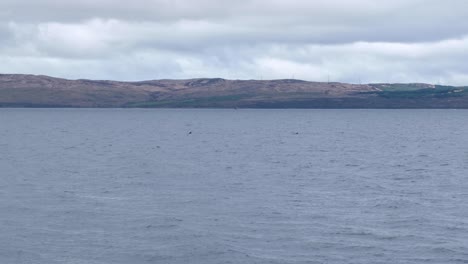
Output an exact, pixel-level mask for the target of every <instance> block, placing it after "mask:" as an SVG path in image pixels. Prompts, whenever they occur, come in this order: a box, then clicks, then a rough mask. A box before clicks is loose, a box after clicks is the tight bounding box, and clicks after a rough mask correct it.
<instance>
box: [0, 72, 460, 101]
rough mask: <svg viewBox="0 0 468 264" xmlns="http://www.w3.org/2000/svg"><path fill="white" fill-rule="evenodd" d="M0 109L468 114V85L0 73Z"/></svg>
mask: <svg viewBox="0 0 468 264" xmlns="http://www.w3.org/2000/svg"><path fill="white" fill-rule="evenodd" d="M0 107H144V108H165V107H167V108H191V107H206V108H208V107H213V108H467V109H468V86H443V85H433V84H425V83H406V84H393V83H378V84H348V83H338V82H309V81H303V80H295V79H283V80H226V79H221V78H199V79H188V80H150V81H140V82H119V81H109V80H85V79H80V80H67V79H60V78H54V77H49V76H43V75H23V74H0Z"/></svg>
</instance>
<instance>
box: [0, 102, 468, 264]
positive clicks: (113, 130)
mask: <svg viewBox="0 0 468 264" xmlns="http://www.w3.org/2000/svg"><path fill="white" fill-rule="evenodd" d="M467 120H468V111H461V110H459V111H456V110H237V111H236V110H136V109H135V110H129V109H127V110H124V109H107V110H106V109H101V110H98V109H81V110H80V109H0V263H5V264H9V263H14V264H16V263H20V264H22V263H32V264H56V263H67V264H68V263H73V264H123V263H125V264H127V263H128V264H140V263H180V264H182V263H203V264H205V263H207V264H210V263H213V264H214V263H278V264H280V263H281V264H282V263H369V264H370V263H372V264H375V263H468V203H467V202H468V173H467V172H468V122H467ZM190 132H191V133H190Z"/></svg>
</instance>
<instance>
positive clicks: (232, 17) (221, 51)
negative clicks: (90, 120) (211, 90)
mask: <svg viewBox="0 0 468 264" xmlns="http://www.w3.org/2000/svg"><path fill="white" fill-rule="evenodd" d="M0 73H23V74H43V75H50V76H55V77H62V78H69V79H80V78H87V79H112V80H125V81H135V80H150V79H186V78H202V77H221V78H226V79H285V78H295V79H303V80H310V81H327V80H328V79H330V81H339V82H349V83H376V82H385V83H388V82H392V83H394V82H425V83H434V84H438V83H439V84H451V85H468V1H466V0H236V1H233V0H229V1H225V0H132V1H120V0H114V1H111V0H80V1H70V0H34V1H31V0H0Z"/></svg>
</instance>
